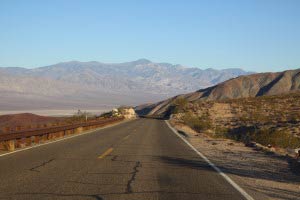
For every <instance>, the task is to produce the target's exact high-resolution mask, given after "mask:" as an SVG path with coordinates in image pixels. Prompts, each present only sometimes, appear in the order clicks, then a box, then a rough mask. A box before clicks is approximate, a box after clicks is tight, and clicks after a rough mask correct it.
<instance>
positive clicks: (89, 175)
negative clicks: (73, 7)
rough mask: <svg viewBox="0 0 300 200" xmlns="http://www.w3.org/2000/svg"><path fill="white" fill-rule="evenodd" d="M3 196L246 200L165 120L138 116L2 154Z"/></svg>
mask: <svg viewBox="0 0 300 200" xmlns="http://www.w3.org/2000/svg"><path fill="white" fill-rule="evenodd" d="M0 199H22V200H23V199H108V200H109V199H117V200H119V199H130V200H131V199H133V200H134V199H136V200H143V199H170V200H176V199H203V200H210V199H213V200H216V199H220V200H225V199H230V200H235V199H237V200H240V199H244V198H243V197H242V196H241V195H240V193H239V192H238V191H236V190H235V189H234V188H233V187H232V186H231V185H230V184H229V183H228V182H226V181H225V179H224V178H223V177H221V176H220V175H219V174H218V173H217V172H216V171H214V170H213V169H212V168H211V167H210V166H209V165H208V164H207V163H206V162H205V161H204V160H203V159H201V157H199V156H198V155H197V154H196V153H195V152H194V151H193V150H192V149H191V148H190V147H189V146H188V145H187V144H185V143H184V142H183V141H182V140H181V139H180V138H179V137H177V136H176V135H175V134H174V133H173V132H172V131H171V129H170V128H169V127H168V126H167V124H166V123H165V122H164V121H161V120H154V119H138V120H134V121H130V122H126V123H122V124H119V125H116V126H113V127H109V128H106V129H102V130H98V131H95V132H93V133H89V134H85V135H81V136H78V137H74V138H70V139H67V140H63V141H59V142H56V143H52V144H49V145H44V146H40V147H37V148H32V149H29V150H26V151H21V152H17V153H14V154H10V155H6V156H2V157H0Z"/></svg>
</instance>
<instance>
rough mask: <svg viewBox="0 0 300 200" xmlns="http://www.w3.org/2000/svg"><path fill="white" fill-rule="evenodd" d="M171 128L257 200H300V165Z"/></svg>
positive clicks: (224, 141) (234, 144)
mask: <svg viewBox="0 0 300 200" xmlns="http://www.w3.org/2000/svg"><path fill="white" fill-rule="evenodd" d="M171 124H172V125H173V126H175V128H176V129H177V130H180V131H182V132H184V133H185V134H186V138H187V139H188V140H189V141H190V142H191V144H192V145H193V146H194V147H195V148H197V149H198V150H199V151H200V152H201V153H203V154H204V155H205V156H207V157H208V159H210V160H211V161H212V162H213V163H215V164H216V165H217V166H218V167H219V168H220V169H221V170H222V171H223V172H225V173H226V174H227V175H228V176H230V177H231V178H232V179H233V180H234V181H235V182H236V183H238V184H239V185H240V186H241V187H242V188H243V189H245V190H246V191H247V192H248V193H249V194H250V195H251V196H252V197H253V198H254V199H256V200H267V199H272V200H273V199H275V200H279V199H282V200H283V199H288V200H292V199H300V164H298V163H296V162H294V161H292V159H288V158H287V157H285V156H280V155H275V154H274V153H272V152H263V151H259V150H257V149H255V148H251V147H245V145H244V144H243V143H239V142H236V141H232V140H227V139H214V138H210V137H208V136H207V135H205V134H201V133H196V132H195V131H193V130H192V129H190V128H189V127H187V126H183V125H178V124H177V125H174V123H172V122H171Z"/></svg>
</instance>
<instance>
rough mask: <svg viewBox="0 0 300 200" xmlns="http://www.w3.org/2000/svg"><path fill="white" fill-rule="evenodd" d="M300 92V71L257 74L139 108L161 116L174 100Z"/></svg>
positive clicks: (220, 98) (222, 98) (218, 98)
mask: <svg viewBox="0 0 300 200" xmlns="http://www.w3.org/2000/svg"><path fill="white" fill-rule="evenodd" d="M299 90H300V69H297V70H288V71H284V72H278V73H259V74H252V75H248V76H240V77H237V78H234V79H230V80H228V81H225V82H223V83H220V84H217V85H215V86H213V87H208V88H206V89H200V90H198V91H196V92H192V93H188V94H184V95H178V96H175V97H173V98H170V99H167V100H165V101H162V102H159V103H156V104H149V105H144V106H140V107H138V108H137V109H138V110H140V112H141V113H144V114H147V113H150V114H161V113H164V112H166V111H167V110H168V108H169V107H170V105H171V104H172V102H173V101H174V100H175V99H178V98H184V99H186V100H188V101H199V100H224V99H236V98H246V97H258V96H266V95H278V94H284V93H289V92H293V91H299Z"/></svg>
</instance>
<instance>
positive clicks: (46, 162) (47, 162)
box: [29, 158, 54, 172]
mask: <svg viewBox="0 0 300 200" xmlns="http://www.w3.org/2000/svg"><path fill="white" fill-rule="evenodd" d="M52 161H54V158H52V159H50V160H48V161H45V162H43V163H42V164H40V165H38V166H35V167H32V168H30V169H29V170H30V171H33V172H40V171H39V170H36V169H38V168H40V167H44V166H45V165H47V164H49V163H50V162H52Z"/></svg>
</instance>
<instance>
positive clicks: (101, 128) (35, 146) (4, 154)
mask: <svg viewBox="0 0 300 200" xmlns="http://www.w3.org/2000/svg"><path fill="white" fill-rule="evenodd" d="M129 121H130V120H127V121H126V120H125V121H122V122H121V123H117V124H112V125H110V126H106V127H100V128H97V129H94V130H89V131H84V132H82V133H79V134H75V135H71V136H66V137H63V138H60V139H56V140H53V141H51V140H50V141H49V142H45V143H42V144H35V145H33V146H30V147H25V148H22V149H18V150H15V151H12V152H8V153H3V154H0V157H2V156H7V155H10V154H14V153H18V152H20V151H26V150H29V149H33V148H37V147H40V146H44V145H47V144H52V143H55V142H60V141H63V140H67V139H70V138H74V137H77V136H81V135H85V134H89V133H93V132H96V131H99V130H103V129H106V128H110V127H113V126H117V125H120V124H123V123H126V122H129Z"/></svg>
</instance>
